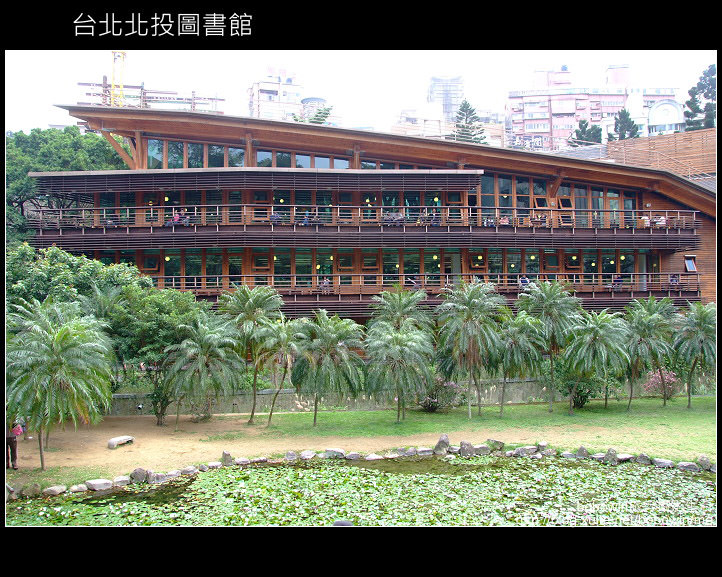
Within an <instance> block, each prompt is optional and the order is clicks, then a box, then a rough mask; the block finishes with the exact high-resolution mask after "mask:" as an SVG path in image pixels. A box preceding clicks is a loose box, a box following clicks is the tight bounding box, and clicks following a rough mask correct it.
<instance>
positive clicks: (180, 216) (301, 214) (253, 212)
mask: <svg viewBox="0 0 722 577" xmlns="http://www.w3.org/2000/svg"><path fill="white" fill-rule="evenodd" d="M27 219H28V223H29V225H30V227H32V228H35V229H39V230H40V231H43V230H58V229H60V230H64V229H78V228H81V229H82V228H106V229H107V228H119V227H122V228H125V227H128V228H130V227H133V228H138V227H141V228H149V227H168V228H171V229H176V228H179V227H189V226H190V227H193V226H214V225H216V226H217V225H223V226H227V225H243V226H252V225H269V224H270V225H274V226H294V227H306V226H344V225H353V226H363V225H376V226H383V227H408V226H411V227H419V226H424V227H442V226H443V227H446V226H465V227H479V228H482V227H483V228H497V229H501V228H514V227H523V228H584V229H618V228H628V229H649V230H653V229H665V230H673V229H695V228H698V227H699V226H700V220H699V218H698V212H697V211H691V210H589V209H583V210H582V209H560V208H546V209H539V208H535V209H531V208H505V207H477V206H441V207H408V206H407V207H394V206H347V205H339V206H320V205H314V206H309V205H290V206H284V205H274V206H269V205H267V204H263V205H261V204H255V205H248V204H245V205H244V204H236V205H192V206H179V207H148V206H132V207H108V208H65V209H50V208H48V209H39V210H36V211H34V212H31V213H28V214H27Z"/></svg>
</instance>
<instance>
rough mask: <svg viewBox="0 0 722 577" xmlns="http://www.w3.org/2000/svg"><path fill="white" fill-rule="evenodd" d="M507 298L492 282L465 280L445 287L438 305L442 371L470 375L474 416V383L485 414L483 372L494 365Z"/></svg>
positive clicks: (479, 408) (440, 366) (439, 351)
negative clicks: (498, 325) (498, 324)
mask: <svg viewBox="0 0 722 577" xmlns="http://www.w3.org/2000/svg"><path fill="white" fill-rule="evenodd" d="M505 303H506V298H505V297H504V296H503V295H500V294H499V293H497V292H496V287H495V286H494V285H493V284H492V283H481V282H477V281H474V282H470V283H468V282H464V281H462V282H461V284H459V285H458V286H456V287H450V288H446V289H444V301H443V302H442V303H441V304H440V305H439V306H438V307H437V309H436V310H437V313H438V319H439V323H440V328H439V347H438V354H437V356H438V359H439V368H440V369H441V371H442V373H444V374H445V375H447V376H449V375H451V374H452V373H454V372H457V373H465V374H466V375H467V376H468V378H469V394H468V395H467V410H468V413H469V418H471V383H472V382H473V383H474V386H475V387H476V395H477V404H478V414H479V415H481V372H482V370H483V369H484V367H485V365H490V364H493V359H494V357H495V355H496V352H497V350H498V344H499V336H498V333H497V321H498V320H499V319H500V318H501V315H502V313H503V307H504V305H505Z"/></svg>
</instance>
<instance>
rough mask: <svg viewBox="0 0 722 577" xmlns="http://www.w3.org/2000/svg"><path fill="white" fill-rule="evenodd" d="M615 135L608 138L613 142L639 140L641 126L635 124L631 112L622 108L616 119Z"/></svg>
mask: <svg viewBox="0 0 722 577" xmlns="http://www.w3.org/2000/svg"><path fill="white" fill-rule="evenodd" d="M614 134H616V136H614V135H612V134H609V135H608V136H607V138H608V140H609V141H610V142H611V141H613V140H617V139H619V140H625V139H627V138H638V137H639V126H637V125H636V124H635V123H634V120H632V117H631V115H630V114H629V110H627V109H626V108H622V109H621V110H620V111H619V112H618V113H617V114H616V115H615V117H614Z"/></svg>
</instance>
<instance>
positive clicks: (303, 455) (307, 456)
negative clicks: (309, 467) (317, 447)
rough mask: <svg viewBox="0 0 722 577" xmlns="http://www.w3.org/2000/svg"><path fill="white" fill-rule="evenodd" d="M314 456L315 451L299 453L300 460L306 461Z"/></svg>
mask: <svg viewBox="0 0 722 577" xmlns="http://www.w3.org/2000/svg"><path fill="white" fill-rule="evenodd" d="M315 456H316V451H301V459H303V460H304V461H308V460H310V459H313V458H314V457H315Z"/></svg>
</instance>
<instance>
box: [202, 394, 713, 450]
mask: <svg viewBox="0 0 722 577" xmlns="http://www.w3.org/2000/svg"><path fill="white" fill-rule="evenodd" d="M716 401H717V400H716V397H696V398H693V400H692V409H687V400H686V398H682V397H678V398H675V399H673V400H671V401H668V403H667V406H666V407H665V406H662V401H661V400H660V399H634V400H633V401H632V407H631V409H630V410H629V411H627V400H626V399H621V400H620V401H617V400H615V399H611V400H610V401H609V403H608V406H607V408H606V409H605V408H604V401H591V402H589V403H588V404H587V406H585V407H584V408H583V409H576V410H575V414H574V415H571V416H570V415H569V414H568V405H567V404H566V403H555V405H554V411H553V412H551V413H550V412H549V411H548V404H547V403H541V404H534V405H509V406H506V407H505V408H504V414H503V416H500V415H499V409H498V407H485V408H482V414H481V417H479V416H478V415H477V408H476V407H472V418H471V419H469V418H468V413H467V409H466V408H465V407H460V408H456V409H454V410H452V411H449V412H444V413H425V412H423V411H421V410H418V409H413V410H407V411H406V418H405V419H404V420H402V422H401V423H396V411H395V410H387V411H329V412H319V415H318V424H317V426H316V427H313V426H312V424H313V415H312V414H310V413H283V414H275V415H274V416H273V420H272V425H271V427H270V428H269V429H268V430H267V432H265V433H264V435H265V436H276V437H284V438H293V437H308V436H309V435H315V436H317V437H319V438H320V440H322V439H323V438H324V437H376V438H378V441H379V445H380V446H382V447H383V446H384V437H396V436H398V435H415V434H421V433H439V434H441V433H444V432H449V431H457V432H459V431H462V432H467V431H468V433H469V440H475V441H477V442H483V441H484V440H486V439H479V438H477V437H478V436H477V435H476V433H478V432H482V431H488V430H489V429H493V430H494V431H497V432H498V433H497V434H498V438H499V439H500V440H503V441H505V442H507V444H508V445H514V444H522V443H521V442H516V443H515V442H514V440H513V439H514V438H520V437H525V438H526V437H530V436H532V437H534V436H538V438H537V439H536V441H544V440H546V441H548V442H549V443H550V444H551V445H552V446H554V447H555V448H558V449H560V450H567V449H568V450H571V449H577V448H578V447H579V445H576V446H574V445H573V444H564V439H565V437H566V435H565V433H574V435H573V436H574V439H575V440H574V441H573V442H574V443H578V442H580V441H579V436H580V435H581V437H582V439H581V443H582V444H583V445H584V446H585V447H586V448H587V449H588V450H590V451H592V450H593V451H606V450H607V449H608V448H609V447H614V448H615V449H617V450H618V451H627V452H632V453H642V452H643V453H647V454H648V455H650V456H651V457H665V458H669V459H672V460H694V459H695V458H697V457H698V456H699V455H700V454H706V455H707V456H709V457H713V458H714V457H715V456H716V454H717V444H716V409H717V402H716ZM216 418H221V419H223V418H227V417H216ZM228 418H233V419H237V417H228ZM259 421H263V422H264V423H265V418H264V419H259ZM242 434H243V432H238V433H235V432H228V433H225V434H224V435H220V436H218V437H216V438H224V437H225V438H227V439H233V438H234V436H235V435H242ZM550 436H552V437H554V439H552V438H548V437H550ZM569 442H572V441H571V440H570V441H569ZM321 444H322V445H323V443H322V442H321Z"/></svg>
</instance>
